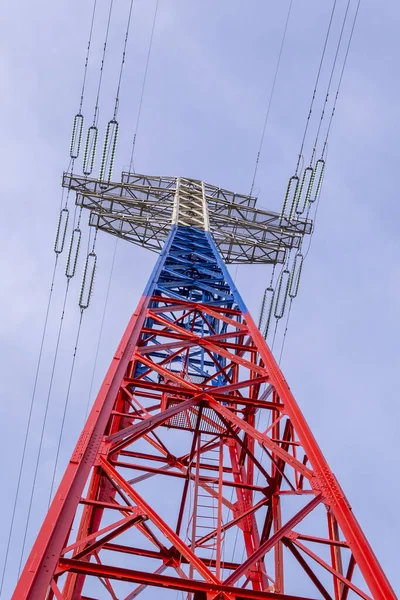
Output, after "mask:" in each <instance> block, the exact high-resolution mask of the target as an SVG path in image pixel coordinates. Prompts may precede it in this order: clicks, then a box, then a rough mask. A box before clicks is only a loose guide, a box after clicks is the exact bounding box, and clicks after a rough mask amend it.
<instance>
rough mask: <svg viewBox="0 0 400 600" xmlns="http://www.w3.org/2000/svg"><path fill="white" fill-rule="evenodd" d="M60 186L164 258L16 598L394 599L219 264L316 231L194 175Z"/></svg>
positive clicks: (268, 251) (100, 224) (276, 259)
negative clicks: (141, 595) (192, 177)
mask: <svg viewBox="0 0 400 600" xmlns="http://www.w3.org/2000/svg"><path fill="white" fill-rule="evenodd" d="M64 185H65V186H66V187H68V188H69V189H71V190H74V191H76V194H77V196H76V202H77V204H78V205H80V206H83V207H84V208H87V209H89V210H90V211H91V215H90V224H91V225H92V226H94V227H97V228H98V229H100V230H103V231H106V232H109V233H111V234H113V235H116V236H119V237H121V238H123V239H127V240H130V241H132V242H134V243H136V244H138V245H141V246H145V247H148V248H149V249H152V250H155V251H158V252H160V255H159V258H158V261H157V263H156V266H155V268H154V270H153V273H152V275H151V276H150V279H149V282H148V284H147V287H146V289H145V291H144V293H143V296H142V297H141V300H140V302H139V304H138V306H137V308H136V310H135V312H134V313H133V315H132V317H131V319H130V321H129V323H128V326H127V328H126V331H125V333H124V335H123V337H122V340H121V342H120V344H119V346H118V348H117V350H116V352H115V354H114V357H113V359H112V362H111V365H110V367H109V370H108V372H107V375H106V377H105V379H104V382H103V384H102V386H101V388H100V391H99V394H98V396H97V398H96V400H95V402H94V405H93V408H92V410H91V413H90V415H89V417H88V419H87V422H86V425H85V427H84V429H83V431H82V433H81V436H80V438H79V440H78V442H77V445H76V447H75V450H74V452H73V454H72V456H71V459H70V461H69V463H68V465H67V468H66V470H65V474H64V476H63V478H62V481H61V483H60V486H59V488H58V490H57V492H56V494H55V497H54V500H53V502H52V504H51V507H50V509H49V512H48V514H47V517H46V518H45V520H44V523H43V525H42V528H41V530H40V532H39V535H38V537H37V539H36V542H35V544H34V546H33V548H32V551H31V554H30V556H29V558H28V560H27V562H26V565H25V568H24V570H23V572H22V574H21V577H20V580H19V582H18V584H17V587H16V590H15V592H14V595H13V600H21V599H29V600H39V599H40V600H42V599H46V600H52V599H53V598H54V599H57V600H61V599H62V600H95V599H103V598H104V599H106V598H113V599H114V600H116V599H117V598H118V599H124V600H132V599H133V598H136V597H137V596H138V595H139V594H141V593H143V597H147V598H157V599H158V598H168V597H171V598H176V594H177V592H178V593H179V592H182V594H183V597H184V598H188V599H191V600H216V599H219V600H222V599H224V600H250V599H253V600H257V599H259V600H262V599H267V598H270V599H274V600H301V599H302V598H303V599H305V598H307V599H318V598H323V599H325V600H347V599H351V598H363V599H364V600H368V599H371V598H373V599H374V600H394V599H395V598H396V596H395V593H394V591H393V590H392V588H391V586H390V584H389V582H388V581H387V579H386V577H385V575H384V573H383V571H382V568H381V567H380V565H379V563H378V561H377V559H376V557H375V555H374V553H373V551H372V549H371V547H370V546H369V544H368V542H367V540H366V538H365V536H364V534H363V532H362V530H361V528H360V526H359V524H358V523H357V521H356V518H355V516H354V515H353V512H352V510H351V507H350V505H349V503H348V501H347V499H346V497H345V495H344V493H343V491H342V489H341V487H340V485H339V483H338V482H337V480H336V478H335V476H334V475H333V473H332V472H331V470H330V468H329V465H328V463H327V461H326V460H325V458H324V456H323V454H322V452H321V450H320V449H319V447H318V445H317V443H316V441H315V439H314V437H313V435H312V433H311V431H310V428H309V427H308V425H307V423H306V420H305V418H304V416H303V415H302V413H301V411H300V409H299V406H298V405H297V403H296V401H295V399H294V397H293V395H292V393H291V391H290V388H289V386H288V384H287V383H286V380H285V378H284V377H283V375H282V373H281V371H280V369H279V367H278V365H277V363H276V362H275V360H274V357H273V355H272V353H271V351H270V349H269V348H268V346H267V344H266V342H265V340H264V337H263V336H262V334H261V332H260V331H259V330H258V329H257V327H256V325H255V324H254V321H253V319H252V318H251V316H250V314H249V313H248V310H247V308H246V306H245V304H244V302H243V300H242V298H241V296H240V294H239V292H238V290H237V289H236V287H235V284H234V282H233V280H232V278H231V276H230V274H229V272H228V270H227V268H226V266H225V264H226V263H268V264H275V263H283V262H284V261H285V255H286V253H287V252H288V250H289V249H291V248H296V247H299V244H300V240H301V236H303V235H304V234H308V233H310V232H311V229H312V224H311V222H310V221H307V220H306V219H300V218H290V219H289V218H287V217H282V216H281V215H278V214H274V213H271V212H267V211H262V210H259V209H258V208H257V206H256V199H255V198H252V197H249V196H240V195H237V194H233V193H232V192H229V191H227V190H223V189H221V188H217V187H214V186H211V185H207V184H205V183H203V182H201V181H198V180H193V179H185V178H169V177H147V176H143V175H137V174H131V173H125V174H123V176H122V179H121V182H118V183H113V182H104V181H100V180H96V179H87V178H82V177H77V176H75V175H72V174H66V175H65V176H64ZM133 274H134V273H132V274H130V275H129V276H132V275H133ZM265 423H267V425H265ZM157 588H158V589H157ZM179 597H181V596H179Z"/></svg>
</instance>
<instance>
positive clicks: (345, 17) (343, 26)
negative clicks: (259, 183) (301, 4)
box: [310, 0, 351, 166]
mask: <svg viewBox="0 0 400 600" xmlns="http://www.w3.org/2000/svg"><path fill="white" fill-rule="evenodd" d="M350 4H351V0H347V6H346V12H345V14H344V18H343V23H342V28H341V30H340V36H339V41H338V43H337V46H336V53H335V58H334V61H333V65H332V69H331V74H330V77H329V83H328V87H327V90H326V96H325V102H324V105H323V107H322V111H321V117H320V120H319V124H318V129H317V135H316V138H315V142H314V147H313V151H312V155H311V160H310V166H312V164H313V162H314V158H315V153H316V150H317V144H318V139H319V135H320V132H321V126H322V123H323V121H324V116H325V110H326V106H327V104H328V100H329V94H330V90H331V85H332V79H333V75H334V72H335V69H336V63H337V59H338V55H339V50H340V47H341V45H342V38H343V32H344V28H345V26H346V22H347V15H348V13H349V8H350Z"/></svg>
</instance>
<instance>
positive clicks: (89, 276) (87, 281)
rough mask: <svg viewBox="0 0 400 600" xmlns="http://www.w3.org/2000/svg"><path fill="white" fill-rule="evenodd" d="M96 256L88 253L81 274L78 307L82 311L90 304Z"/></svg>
mask: <svg viewBox="0 0 400 600" xmlns="http://www.w3.org/2000/svg"><path fill="white" fill-rule="evenodd" d="M96 261H97V256H96V254H95V253H94V252H90V254H88V255H87V258H86V264H85V270H84V272H83V279H82V287H81V293H80V296H79V307H80V308H81V309H82V310H84V309H85V308H87V307H88V306H89V304H90V298H91V296H92V291H93V282H94V274H95V272H96Z"/></svg>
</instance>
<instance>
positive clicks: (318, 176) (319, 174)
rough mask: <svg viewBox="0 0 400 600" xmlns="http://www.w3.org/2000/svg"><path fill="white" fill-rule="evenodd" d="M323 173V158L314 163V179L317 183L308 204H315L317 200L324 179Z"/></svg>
mask: <svg viewBox="0 0 400 600" xmlns="http://www.w3.org/2000/svg"><path fill="white" fill-rule="evenodd" d="M324 171H325V161H324V159H323V158H320V159H319V160H317V162H316V163H315V169H314V179H315V181H316V182H317V187H316V188H315V192H314V194H313V195H312V196H311V197H310V202H315V200H316V199H317V198H318V195H319V193H320V191H321V185H322V179H323V177H324Z"/></svg>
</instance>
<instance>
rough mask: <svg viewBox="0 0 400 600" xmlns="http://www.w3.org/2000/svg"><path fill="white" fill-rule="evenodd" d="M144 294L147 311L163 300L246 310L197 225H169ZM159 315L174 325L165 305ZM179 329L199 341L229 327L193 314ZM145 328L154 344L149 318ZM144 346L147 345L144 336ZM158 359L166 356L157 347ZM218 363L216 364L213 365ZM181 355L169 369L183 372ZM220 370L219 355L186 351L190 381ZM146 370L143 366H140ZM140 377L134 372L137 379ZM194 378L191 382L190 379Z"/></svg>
mask: <svg viewBox="0 0 400 600" xmlns="http://www.w3.org/2000/svg"><path fill="white" fill-rule="evenodd" d="M145 295H146V296H151V297H152V300H151V301H150V304H149V307H150V308H155V307H156V308H157V309H159V308H160V307H162V306H163V298H164V299H166V298H168V299H169V300H171V299H176V300H177V301H181V300H184V301H187V302H193V303H196V304H199V305H201V304H205V305H207V306H209V307H210V306H211V307H213V306H214V307H216V308H217V307H220V308H224V309H233V310H238V309H239V310H240V311H241V312H242V313H243V314H245V313H246V312H247V309H246V307H245V305H244V303H243V300H242V298H241V297H240V295H239V293H238V291H237V289H236V286H235V284H234V282H233V280H232V278H231V276H230V274H229V273H228V270H227V268H226V266H225V264H224V262H223V260H222V258H221V256H220V254H219V252H218V250H217V248H216V246H215V244H214V241H213V239H212V237H211V235H210V234H209V233H208V232H206V231H204V230H201V229H197V228H195V227H183V226H173V227H172V229H171V232H170V234H169V236H168V238H167V240H166V242H165V246H164V248H163V250H162V252H161V254H160V256H159V259H158V261H157V263H156V266H155V268H154V270H153V273H152V275H151V277H150V280H149V283H148V285H147V287H146V290H145ZM162 316H163V318H164V319H165V320H167V321H169V322H173V311H172V312H171V310H170V309H169V308H167V307H166V310H165V312H164V313H162ZM179 325H180V327H182V326H183V327H184V328H185V329H187V331H189V332H192V333H194V334H196V335H198V336H200V337H204V336H207V335H213V334H214V335H215V334H223V333H226V331H227V329H228V324H227V323H225V322H223V321H221V320H220V319H217V318H213V317H211V316H210V315H205V314H202V315H201V316H200V315H199V313H198V312H197V313H192V314H191V315H189V316H188V317H187V318H186V319H185V321H184V322H183V323H182V322H180V324H179ZM145 327H146V328H147V329H148V330H149V329H152V330H153V331H154V333H151V334H150V333H148V334H147V337H148V338H149V339H150V338H151V343H152V344H155V345H157V329H156V328H155V324H154V322H153V321H152V319H150V318H149V319H147V322H146V324H145ZM143 343H146V338H145V337H144V339H143ZM151 356H152V357H153V358H156V359H157V360H167V359H168V355H167V353H166V352H165V351H164V350H162V351H160V352H157V349H156V348H155V349H154V351H153V352H152V353H151ZM216 362H217V365H216ZM181 363H182V356H181V355H179V356H177V357H174V358H172V359H171V369H172V370H174V371H175V372H177V373H178V372H179V373H180V372H181V369H182V364H181ZM216 366H218V367H219V368H221V369H223V368H224V367H226V364H225V359H224V358H223V357H221V356H220V355H219V356H217V355H215V356H213V358H212V359H211V358H210V357H209V355H208V354H207V353H206V352H205V351H204V350H203V349H201V348H199V347H197V348H196V350H193V351H192V352H191V353H190V359H189V364H188V365H187V369H188V377H190V378H194V379H197V380H198V381H201V380H202V379H207V378H209V377H211V376H212V375H213V374H214V373H215V368H216ZM143 371H144V368H143ZM139 374H141V373H140V372H137V375H139ZM229 375H230V373H229V372H227V373H226V376H224V375H223V374H221V375H219V376H218V377H214V378H213V379H212V385H225V384H226V383H227V382H228V381H229ZM194 379H193V380H194Z"/></svg>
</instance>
